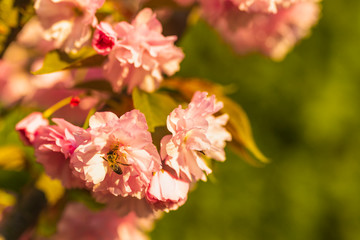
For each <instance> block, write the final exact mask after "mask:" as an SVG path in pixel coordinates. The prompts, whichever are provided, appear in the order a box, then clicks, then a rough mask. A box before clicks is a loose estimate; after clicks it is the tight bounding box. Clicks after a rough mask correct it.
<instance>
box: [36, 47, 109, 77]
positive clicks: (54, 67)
mask: <svg viewBox="0 0 360 240" xmlns="http://www.w3.org/2000/svg"><path fill="white" fill-rule="evenodd" d="M105 59H106V57H105V56H101V55H98V54H97V53H96V52H95V50H94V49H92V48H89V47H83V48H82V49H80V50H79V51H78V52H77V53H76V54H66V53H65V52H62V51H60V50H53V51H51V52H49V53H48V54H46V56H45V60H44V64H43V67H42V68H41V69H39V70H37V71H35V72H32V73H33V74H46V73H52V72H57V71H61V70H65V69H72V68H83V67H96V66H101V64H102V63H103V62H104V60H105Z"/></svg>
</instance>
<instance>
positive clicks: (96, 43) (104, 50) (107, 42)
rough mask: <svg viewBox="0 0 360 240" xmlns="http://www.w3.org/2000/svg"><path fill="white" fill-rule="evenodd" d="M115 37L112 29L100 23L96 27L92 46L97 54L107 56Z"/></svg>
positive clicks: (106, 24) (104, 23)
mask: <svg viewBox="0 0 360 240" xmlns="http://www.w3.org/2000/svg"><path fill="white" fill-rule="evenodd" d="M116 37H117V35H116V32H115V31H114V30H113V29H112V27H111V25H110V24H108V23H106V22H101V23H100V24H99V25H97V26H96V30H95V32H94V38H93V40H92V46H93V48H94V49H95V51H96V52H97V53H98V54H101V55H107V54H109V52H110V51H111V49H112V48H113V47H114V45H115V42H116Z"/></svg>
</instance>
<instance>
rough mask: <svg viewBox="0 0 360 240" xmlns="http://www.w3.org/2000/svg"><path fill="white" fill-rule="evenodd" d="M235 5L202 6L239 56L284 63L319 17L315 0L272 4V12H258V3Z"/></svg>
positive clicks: (214, 0) (219, 1) (217, 1)
mask: <svg viewBox="0 0 360 240" xmlns="http://www.w3.org/2000/svg"><path fill="white" fill-rule="evenodd" d="M235 1H236V0H232V1H231V2H230V1H227V2H226V3H225V0H210V1H207V0H201V6H202V8H203V13H204V16H205V18H206V19H207V20H208V21H209V23H210V24H211V25H213V26H214V27H215V28H216V29H217V30H218V31H219V32H220V34H221V35H222V36H223V37H224V38H225V40H226V41H227V42H228V43H230V45H231V46H232V47H233V48H234V49H235V50H236V51H237V52H238V53H240V54H246V53H249V52H254V51H258V52H261V53H263V54H265V55H267V56H269V57H271V58H273V59H275V60H281V59H282V58H284V57H285V55H286V54H287V52H288V51H289V50H290V49H291V48H292V47H293V46H294V45H295V44H296V43H297V42H298V41H299V40H300V39H301V38H303V37H305V36H306V35H307V34H308V33H309V29H310V28H311V27H312V26H313V25H314V24H315V23H316V22H317V19H318V17H319V6H318V4H316V3H315V0H307V1H305V0H303V1H299V0H297V1H295V0H288V1H285V0H284V1H275V2H274V1H273V2H272V4H270V5H269V6H272V7H269V8H270V9H272V10H269V11H268V10H266V9H267V7H266V8H258V7H259V6H260V5H256V6H258V7H254V6H255V5H254V4H258V2H256V1H246V0H245V1H243V0H238V1H237V2H241V4H240V5H238V4H239V3H237V4H235V3H234V2H235ZM266 2H267V3H271V2H270V1H266ZM246 3H247V4H246ZM248 3H251V4H250V5H248ZM259 3H260V1H259ZM244 4H245V5H244ZM274 4H275V5H274ZM239 6H248V7H243V8H241V7H239ZM261 6H262V5H261ZM264 6H265V5H264ZM240 10H245V11H249V12H245V11H240Z"/></svg>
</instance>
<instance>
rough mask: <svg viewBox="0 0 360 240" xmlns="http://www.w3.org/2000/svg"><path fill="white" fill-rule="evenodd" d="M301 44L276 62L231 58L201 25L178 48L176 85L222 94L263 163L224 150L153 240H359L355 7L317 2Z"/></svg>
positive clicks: (358, 22) (359, 17) (359, 35)
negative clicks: (201, 85) (190, 83)
mask: <svg viewBox="0 0 360 240" xmlns="http://www.w3.org/2000/svg"><path fill="white" fill-rule="evenodd" d="M322 5H323V9H322V17H321V19H320V21H319V24H318V25H317V26H316V27H315V28H314V29H313V31H312V34H311V36H309V38H307V39H305V40H303V41H301V42H300V43H299V44H298V45H297V46H296V47H295V49H294V50H293V51H292V52H290V54H288V56H287V57H286V58H285V59H284V60H283V61H281V62H273V61H271V60H269V59H267V58H265V57H262V56H260V55H251V56H246V57H238V56H236V55H235V54H233V53H232V51H231V49H230V48H229V47H228V46H227V45H226V44H224V43H223V41H222V40H221V39H220V37H219V36H218V35H217V34H216V33H215V32H214V31H213V30H212V29H211V28H209V27H208V26H207V25H206V24H205V23H204V22H198V23H197V24H195V25H194V26H192V27H190V28H189V29H188V30H187V31H186V33H185V34H184V36H183V37H182V39H181V40H180V45H181V46H182V47H183V49H184V51H185V54H186V58H185V60H184V62H183V63H182V66H181V72H180V73H178V75H179V76H184V77H202V78H207V79H209V80H212V81H214V82H219V83H221V84H224V85H231V86H233V87H234V88H233V89H234V93H233V94H232V95H231V96H232V97H233V99H235V100H236V101H237V102H238V103H239V104H241V106H242V107H243V108H244V109H245V111H246V113H247V114H248V116H249V119H250V121H251V124H252V128H253V132H254V137H255V140H256V142H257V144H258V146H259V148H260V149H261V150H262V152H263V153H264V154H265V155H266V156H267V157H269V158H270V159H271V163H270V164H268V165H266V166H265V167H262V168H256V167H253V166H251V165H249V164H247V163H246V162H244V161H243V160H242V159H240V158H239V157H237V156H236V155H235V154H234V153H232V152H231V150H230V149H228V151H227V161H226V162H225V163H218V164H216V165H215V169H214V173H213V176H214V178H215V180H214V181H208V182H207V183H200V184H198V185H197V189H196V191H193V192H192V193H190V195H189V199H188V201H187V203H186V204H185V205H184V206H182V207H181V208H180V209H179V210H178V211H174V212H171V213H169V214H166V215H165V216H164V217H163V218H162V219H161V220H160V221H159V222H158V223H157V224H156V228H155V230H154V231H153V232H152V233H151V236H152V239H156V240H158V239H182V240H184V239H242V240H257V239H259V240H264V239H266V240H283V239H284V240H297V239H299V240H304V239H306V240H342V239H348V240H356V239H360V157H359V155H360V134H359V133H360V129H359V127H360V124H359V123H360V107H359V103H360V94H359V92H360V81H359V80H360V61H359V59H360V58H359V53H360V47H359V45H360V40H359V39H360V14H359V12H360V1H358V0H349V1H346V3H345V2H344V3H342V2H339V1H331V0H325V1H323V3H322Z"/></svg>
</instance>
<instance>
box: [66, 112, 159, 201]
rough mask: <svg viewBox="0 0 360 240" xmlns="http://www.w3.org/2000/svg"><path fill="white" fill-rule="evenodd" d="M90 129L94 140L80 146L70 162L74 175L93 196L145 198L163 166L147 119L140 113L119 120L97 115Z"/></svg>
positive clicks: (124, 116)
mask: <svg viewBox="0 0 360 240" xmlns="http://www.w3.org/2000/svg"><path fill="white" fill-rule="evenodd" d="M89 125H90V128H89V130H88V133H89V134H90V135H91V139H90V140H89V141H87V142H84V144H82V145H80V146H78V147H77V149H76V150H75V152H74V154H73V156H72V158H71V163H72V164H73V166H74V169H75V171H74V174H76V175H77V176H79V177H80V178H81V179H83V180H84V181H86V182H87V186H88V187H89V188H91V189H92V190H93V191H94V192H103V193H104V194H106V193H111V194H113V195H115V196H118V195H121V196H123V197H126V196H132V197H137V198H142V197H143V196H144V194H145V190H146V188H147V186H148V185H149V183H150V179H151V176H152V173H153V172H156V171H159V170H160V164H161V160H160V156H159V154H158V152H157V150H156V147H155V146H154V145H153V143H152V138H151V134H150V132H149V131H148V130H147V129H148V126H147V123H146V120H145V116H144V115H143V114H142V113H141V112H139V111H138V110H132V111H130V112H127V113H125V114H124V115H122V116H121V117H120V118H118V117H117V116H116V115H115V114H114V113H112V112H97V113H95V114H94V115H93V116H92V117H91V118H90V123H89Z"/></svg>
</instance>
